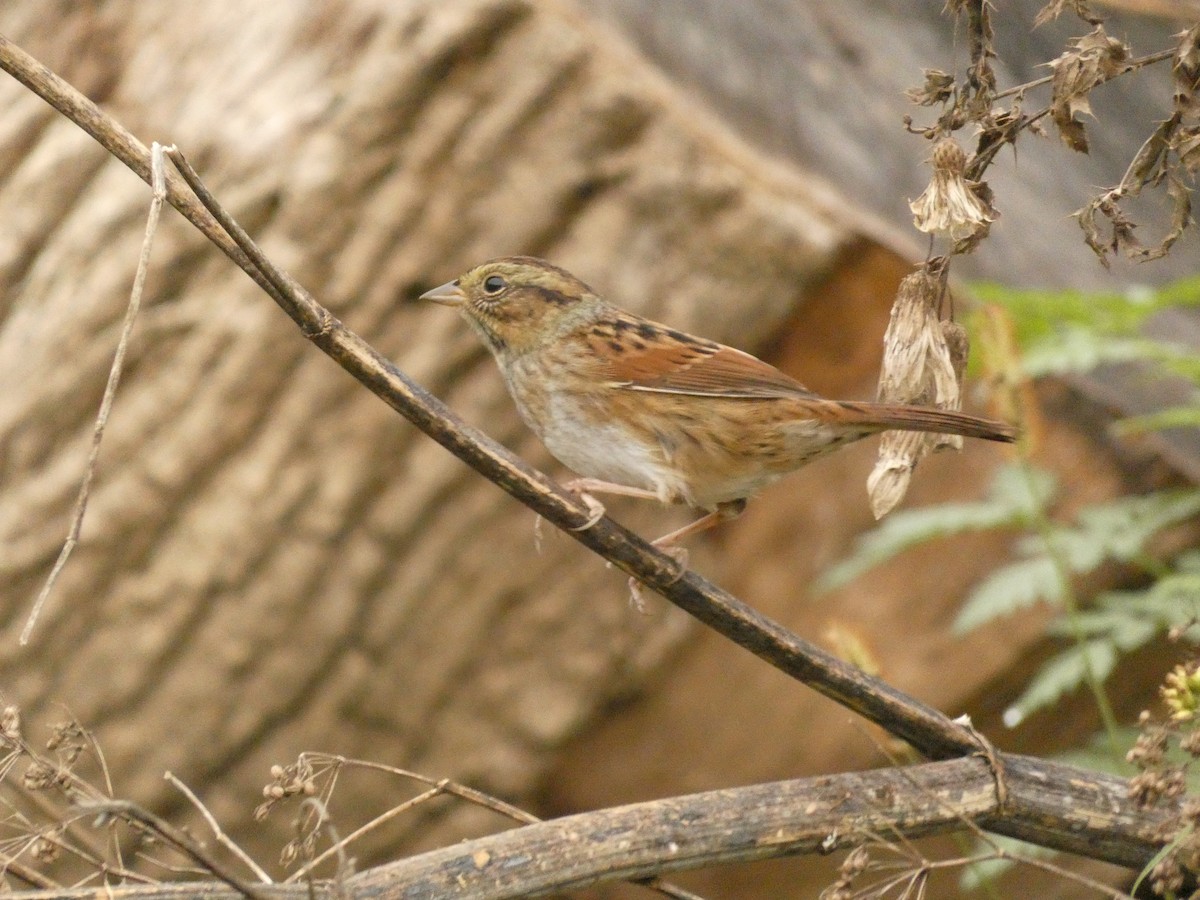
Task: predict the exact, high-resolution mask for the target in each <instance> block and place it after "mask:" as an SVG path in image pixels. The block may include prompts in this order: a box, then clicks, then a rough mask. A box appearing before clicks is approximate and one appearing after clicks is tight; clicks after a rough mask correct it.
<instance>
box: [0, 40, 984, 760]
mask: <svg viewBox="0 0 1200 900" xmlns="http://www.w3.org/2000/svg"><path fill="white" fill-rule="evenodd" d="M0 68H3V69H4V70H5V71H7V72H9V73H10V74H11V75H12V76H13V77H14V78H16V79H17V80H18V81H20V82H21V83H22V84H24V85H25V86H26V87H28V88H29V89H30V90H31V91H33V92H34V93H35V94H37V95H38V96H39V97H42V98H43V99H44V100H45V101H46V102H47V103H49V104H50V105H51V106H53V107H54V108H55V109H57V110H59V111H60V112H61V113H62V114H63V115H64V116H66V117H68V118H69V119H71V121H73V122H75V123H76V124H78V125H79V126H80V127H81V128H83V129H84V130H85V131H86V132H87V133H88V134H90V135H91V136H92V137H94V138H95V139H96V140H97V141H98V142H99V143H100V144H101V145H102V146H103V147H104V148H105V149H106V150H108V151H109V152H110V153H112V154H113V155H114V156H115V157H116V158H117V159H119V160H120V161H121V162H123V163H124V164H125V165H127V166H128V167H129V168H130V169H132V170H133V171H134V172H135V173H137V174H138V175H139V176H140V177H142V178H143V179H149V177H150V152H149V150H148V149H147V148H146V147H145V146H144V145H143V144H142V143H141V142H140V141H139V140H138V139H137V138H135V137H134V136H133V135H132V134H130V132H129V131H128V130H127V129H125V128H124V127H122V126H121V125H120V123H118V122H116V121H115V120H114V119H112V117H110V116H109V115H108V114H107V113H105V112H104V111H102V110H101V109H100V108H99V107H97V106H96V105H95V104H94V103H92V102H91V101H90V100H88V99H87V98H86V97H84V96H83V95H82V94H80V93H79V92H78V91H77V90H75V88H73V87H72V86H71V85H69V84H67V83H66V82H65V81H63V80H62V79H61V78H59V77H58V76H57V75H55V74H54V73H53V72H51V71H50V70H49V69H48V68H46V67H45V66H44V65H42V64H41V63H39V62H38V61H37V60H36V59H34V58H33V57H31V56H29V54H27V53H25V51H23V50H22V49H21V48H20V47H18V46H16V45H15V44H13V43H12V42H11V41H9V40H7V39H6V38H4V37H3V36H2V35H0ZM166 187H167V201H168V202H169V203H170V204H171V205H172V206H174V207H175V208H176V209H177V210H179V212H180V213H182V214H183V215H184V217H186V218H187V219H188V221H190V222H192V224H194V225H195V226H196V227H197V228H198V229H199V230H200V231H201V232H202V233H203V234H204V235H205V236H206V237H207V238H208V239H209V240H211V241H212V242H213V243H214V244H216V245H217V246H218V247H219V248H220V249H221V251H222V252H223V253H225V255H226V256H228V257H229V258H230V259H231V260H232V261H233V262H234V263H235V264H237V265H238V266H239V267H240V268H241V269H242V270H243V271H245V272H246V274H248V275H249V276H250V277H251V278H252V279H253V280H254V281H255V283H257V284H258V285H260V286H261V287H262V288H263V290H264V291H266V292H267V294H268V295H270V296H271V298H272V299H273V300H275V302H276V303H277V304H278V305H279V306H280V308H282V309H283V311H284V312H285V313H287V314H288V316H289V317H291V318H292V320H293V321H295V322H296V323H297V324H298V325H299V326H300V328H301V330H302V331H303V332H304V334H305V336H307V337H308V338H309V339H310V340H311V341H312V342H313V343H314V344H316V345H317V346H318V347H320V348H321V349H322V350H323V351H325V353H326V354H328V355H329V356H330V357H332V358H333V360H334V361H335V362H337V363H338V364H339V365H340V366H342V368H344V369H345V370H346V371H347V372H349V373H350V374H351V375H353V376H354V377H355V378H357V379H358V380H359V381H360V382H362V384H363V385H365V386H366V387H367V388H368V389H369V390H371V392H372V393H374V394H376V395H377V396H378V397H380V398H381V399H382V400H383V401H384V402H385V403H387V404H388V405H389V406H391V407H392V408H393V409H395V410H396V411H397V412H399V413H400V414H401V415H402V416H404V417H405V418H406V419H408V420H409V421H410V422H412V423H413V424H414V425H416V426H417V427H418V428H419V429H421V430H422V431H423V432H425V434H427V435H429V436H430V437H431V438H433V439H434V440H435V441H437V442H438V443H439V444H441V445H442V446H443V447H445V448H446V449H448V450H449V451H450V452H451V453H453V454H454V455H455V456H457V457H458V458H459V459H461V460H463V462H465V463H467V464H468V465H469V466H471V467H472V468H473V469H475V470H476V471H477V472H479V473H480V474H481V475H483V476H484V477H485V478H487V479H489V480H490V481H492V482H494V483H496V484H497V485H499V486H500V487H501V488H503V489H504V490H505V491H507V492H508V493H509V494H511V495H512V496H513V497H515V498H516V499H518V500H520V501H521V502H522V503H524V504H525V505H526V506H529V507H530V508H531V509H533V510H534V511H535V512H537V513H538V514H540V515H541V516H542V517H544V518H545V519H547V520H548V521H550V522H551V523H553V524H554V525H556V526H557V527H559V528H561V529H563V530H565V531H566V532H567V533H568V534H569V535H570V536H571V537H573V538H575V540H577V541H579V542H580V543H581V544H583V545H585V546H586V547H588V548H589V549H591V550H593V551H595V552H596V553H597V554H599V555H600V556H602V557H604V558H605V559H607V560H609V561H610V562H612V563H613V564H614V565H616V566H617V567H618V568H620V569H621V570H623V571H624V572H626V573H628V574H630V575H632V576H633V577H635V578H637V579H638V580H639V581H641V582H642V583H643V584H645V585H646V586H647V587H650V588H652V589H653V590H655V591H657V592H658V593H660V594H662V595H663V596H664V597H666V598H667V599H668V600H670V601H671V602H672V603H674V604H675V605H676V606H678V607H680V608H681V609H683V610H684V611H685V612H688V613H690V614H691V615H693V616H695V617H696V618H697V619H699V620H700V621H701V622H704V623H705V624H706V625H708V626H710V627H712V628H714V629H716V630H717V631H719V632H721V633H722V634H724V635H725V636H726V637H728V638H729V639H730V640H732V641H734V642H735V643H737V644H739V645H741V646H742V647H744V648H746V649H747V650H750V651H751V652H752V653H755V654H757V655H758V656H759V657H761V658H762V659H764V660H766V661H767V662H769V663H770V664H771V665H773V666H775V667H776V668H778V669H780V670H782V671H783V672H786V673H787V674H789V675H791V676H792V677H793V678H796V679H797V680H799V681H802V682H804V683H805V684H808V685H809V686H811V687H813V688H814V689H815V690H817V691H819V692H820V693H822V694H824V695H826V696H827V697H830V698H831V699H833V700H835V701H836V702H838V703H840V704H842V705H843V706H846V707H847V708H849V709H852V710H854V711H855V712H857V713H859V714H860V715H862V716H864V717H865V718H867V719H869V720H871V721H872V722H875V723H877V724H879V725H881V726H882V727H883V728H885V729H887V730H888V731H889V732H890V733H892V734H894V735H896V736H897V737H900V738H902V739H904V740H906V741H908V742H909V743H910V744H912V745H913V746H914V747H916V748H917V749H919V750H920V751H921V752H922V753H924V754H925V755H926V756H930V757H933V758H945V757H950V756H956V755H959V754H961V753H964V752H971V751H972V750H973V749H975V747H976V743H975V741H974V739H973V738H972V737H971V735H970V734H969V733H968V732H967V731H965V730H964V729H962V728H961V727H959V726H958V725H956V724H955V723H954V722H952V721H951V720H950V719H949V718H948V717H947V716H945V715H943V714H942V713H941V712H939V711H938V710H935V709H933V708H931V707H928V706H926V705H924V704H922V703H920V702H918V701H916V700H914V699H913V698H911V697H908V696H906V695H904V694H902V693H900V692H899V691H897V690H895V689H894V688H892V687H890V686H889V685H887V684H885V683H884V682H882V681H879V680H878V679H876V678H872V677H871V676H869V675H866V674H864V673H863V672H862V671H861V670H859V669H857V668H855V667H853V666H851V665H848V664H847V663H845V662H843V661H842V660H840V659H838V658H836V657H834V656H833V655H831V654H829V653H826V652H825V651H824V650H822V649H820V648H819V647H817V646H815V645H813V644H811V643H809V642H807V641H805V640H803V639H802V638H800V637H798V636H796V635H795V634H792V633H791V632H790V631H788V630H787V629H786V628H784V627H783V626H781V625H779V624H778V623H776V622H773V621H771V620H770V619H768V618H767V617H765V616H763V615H761V614H760V613H758V612H757V611H756V610H754V609H753V608H752V607H750V606H748V605H746V604H745V603H742V602H741V601H740V600H738V599H737V598H736V597H734V596H733V595H731V594H729V593H728V592H726V591H724V590H722V589H721V588H719V587H717V586H716V585H714V584H712V583H711V582H709V581H708V580H707V579H705V578H703V577H701V576H700V575H698V574H696V573H695V572H690V571H689V572H687V573H685V574H684V575H683V576H682V577H680V575H679V571H678V565H677V563H676V562H675V560H674V559H672V558H671V557H669V556H667V555H665V554H663V553H661V552H660V551H658V550H657V549H655V548H654V547H652V546H651V545H650V544H649V543H647V542H646V541H644V540H642V539H641V538H640V537H638V536H637V535H635V534H633V533H632V532H630V531H628V530H626V529H625V528H623V527H621V526H620V525H618V524H617V523H616V522H614V521H613V520H612V519H609V518H604V519H602V520H601V521H600V522H598V523H597V524H596V525H595V526H594V527H591V528H587V529H585V530H583V531H575V530H573V529H576V528H578V527H579V526H581V525H583V524H585V523H586V522H587V521H588V520H589V519H590V517H591V512H590V511H589V510H588V509H587V508H586V507H585V506H584V505H583V504H582V503H581V502H580V501H579V500H578V499H577V498H575V497H574V496H573V495H571V494H568V493H567V492H565V491H564V490H562V488H560V487H559V486H558V485H557V484H555V483H554V482H553V481H552V480H551V479H550V478H548V477H547V476H546V475H544V474H543V473H541V472H539V471H537V470H536V469H533V468H532V467H531V466H529V465H528V464H527V463H525V462H524V461H522V460H521V459H519V458H517V457H515V456H514V455H513V454H512V453H510V452H509V451H508V450H507V449H506V448H505V447H503V446H501V445H500V444H498V443H497V442H495V441H494V440H492V439H491V438H489V437H488V436H487V435H485V434H483V433H481V432H480V431H478V430H477V429H475V428H472V427H471V426H470V425H468V424H466V423H465V422H463V421H462V420H461V419H459V418H458V417H457V416H456V415H455V414H454V413H453V412H452V411H451V410H450V409H449V408H447V407H446V406H445V405H444V404H443V403H441V401H439V400H438V399H437V398H436V397H434V396H433V395H432V394H430V393H429V392H428V391H426V390H425V389H424V388H422V387H421V386H420V385H418V384H416V383H415V382H414V381H412V380H411V379H410V378H409V377H408V376H406V375H405V374H404V373H403V372H401V371H400V370H399V369H397V368H396V367H395V366H394V365H393V364H392V363H391V362H389V361H388V360H387V359H385V358H384V357H383V356H382V355H380V354H379V352H378V351H376V350H375V349H374V348H373V347H371V346H370V345H369V344H367V343H366V341H364V340H363V339H362V338H360V337H359V336H358V335H356V334H355V333H354V332H352V331H350V330H349V329H347V328H346V327H345V326H344V325H342V323H341V322H340V321H338V319H337V318H336V317H335V316H333V314H332V313H330V312H329V311H328V310H326V309H325V308H324V307H322V306H321V305H320V304H319V303H317V301H316V300H315V299H313V297H312V296H311V295H310V294H308V292H307V291H305V290H304V289H303V288H302V287H300V286H299V285H298V284H296V283H295V282H294V281H293V280H292V279H291V278H290V277H288V276H287V275H286V274H284V273H281V272H277V271H275V270H274V268H273V267H268V270H267V271H264V269H262V268H260V267H259V266H258V265H257V264H255V262H253V261H252V260H251V257H250V255H249V254H248V253H247V252H246V251H245V250H243V249H242V248H241V247H240V246H238V244H237V241H236V239H235V237H234V236H231V234H230V233H229V232H228V231H226V229H225V228H224V227H222V225H221V224H220V222H219V221H218V220H217V218H216V217H215V216H214V215H213V214H212V213H211V212H210V211H209V210H208V209H206V208H205V207H204V205H203V204H202V202H201V200H200V199H198V198H197V196H196V195H194V194H193V193H192V192H191V191H190V190H189V189H188V186H187V185H186V184H184V183H183V181H182V179H181V178H180V177H178V176H176V175H174V174H171V175H170V177H168V178H167V185H166ZM203 193H204V195H207V192H206V191H205V192H203ZM210 202H213V203H214V204H215V201H213V200H211V198H210ZM235 233H236V234H238V235H239V236H240V235H241V234H242V233H241V229H240V228H238V229H235ZM252 252H253V251H252ZM260 259H261V257H260Z"/></svg>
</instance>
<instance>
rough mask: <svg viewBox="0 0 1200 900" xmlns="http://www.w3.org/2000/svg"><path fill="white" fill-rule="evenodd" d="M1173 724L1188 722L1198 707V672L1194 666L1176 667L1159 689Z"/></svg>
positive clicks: (1199, 689)
mask: <svg viewBox="0 0 1200 900" xmlns="http://www.w3.org/2000/svg"><path fill="white" fill-rule="evenodd" d="M1160 691H1161V692H1162V698H1163V702H1164V703H1166V705H1167V711H1168V712H1169V713H1170V716H1171V721H1173V722H1190V721H1191V720H1192V719H1194V718H1196V710H1197V708H1198V707H1200V671H1198V670H1197V668H1196V666H1194V665H1178V666H1176V667H1175V668H1174V669H1172V670H1171V671H1170V672H1168V673H1167V677H1166V679H1165V682H1164V684H1163V686H1162V687H1161V688H1160Z"/></svg>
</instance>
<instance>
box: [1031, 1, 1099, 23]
mask: <svg viewBox="0 0 1200 900" xmlns="http://www.w3.org/2000/svg"><path fill="white" fill-rule="evenodd" d="M1068 6H1069V7H1070V8H1071V12H1073V13H1075V15H1077V16H1079V18H1081V19H1083V21H1085V22H1087V23H1088V24H1089V25H1099V24H1100V23H1101V22H1103V21H1104V20H1103V19H1101V18H1099V17H1098V16H1095V15H1093V14H1092V11H1091V10H1090V9H1088V0H1050V2H1049V3H1047V4H1046V5H1045V6H1043V7H1042V8H1041V10H1040V11H1039V12H1038V14H1037V16H1036V17H1034V20H1033V27H1034V28H1038V27H1040V26H1042V25H1045V24H1046V23H1047V22H1053V21H1054V20H1055V19H1057V18H1058V17H1059V16H1061V15H1062V14H1063V12H1064V11H1065V10H1066V8H1067V7H1068Z"/></svg>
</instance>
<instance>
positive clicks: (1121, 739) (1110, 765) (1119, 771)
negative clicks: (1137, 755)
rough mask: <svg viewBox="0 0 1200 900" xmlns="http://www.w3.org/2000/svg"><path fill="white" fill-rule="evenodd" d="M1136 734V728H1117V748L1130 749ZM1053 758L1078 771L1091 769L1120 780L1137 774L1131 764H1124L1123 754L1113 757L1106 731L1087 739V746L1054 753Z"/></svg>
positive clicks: (1111, 745) (1111, 743) (1111, 746)
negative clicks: (1074, 767)
mask: <svg viewBox="0 0 1200 900" xmlns="http://www.w3.org/2000/svg"><path fill="white" fill-rule="evenodd" d="M1138 734H1139V732H1138V729H1137V728H1134V727H1132V726H1119V727H1118V728H1117V731H1116V735H1115V737H1116V743H1117V746H1118V747H1123V748H1129V747H1132V746H1133V744H1134V741H1136V740H1137V737H1138ZM1054 758H1055V759H1057V760H1058V761H1059V762H1062V763H1066V764H1067V765H1069V766H1077V767H1078V768H1080V769H1091V770H1092V771H1093V772H1103V773H1105V774H1107V775H1117V776H1119V777H1121V778H1129V777H1130V776H1132V775H1136V774H1137V768H1136V767H1135V766H1134V765H1133V764H1132V763H1129V762H1126V760H1125V756H1124V754H1121V755H1119V756H1114V755H1113V741H1112V740H1111V739H1110V737H1109V734H1108V732H1106V731H1105V732H1099V733H1097V734H1093V735H1092V736H1091V738H1089V739H1088V742H1087V744H1085V745H1084V746H1082V747H1076V748H1075V749H1073V750H1066V751H1064V752H1062V753H1056V754H1055V756H1054Z"/></svg>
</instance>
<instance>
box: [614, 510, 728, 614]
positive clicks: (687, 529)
mask: <svg viewBox="0 0 1200 900" xmlns="http://www.w3.org/2000/svg"><path fill="white" fill-rule="evenodd" d="M745 509H746V501H745V500H744V499H742V500H730V501H728V502H727V503H718V504H717V508H716V509H714V510H713V511H712V512H710V513H706V514H704V515H703V516H701V517H700V518H699V519H697V520H696V521H694V522H690V523H689V524H687V525H684V526H683V527H682V528H677V529H676V530H674V531H672V532H670V533H669V534H664V535H663V536H662V537H660V538H658V539H656V540H653V541H651V542H650V543H651V544H653V545H654V546H655V547H657V548H658V549H659V550H661V551H663V552H664V553H666V554H667V555H668V556H670V557H671V558H672V559H674V560H675V562H676V563H678V564H679V572H678V574H677V575H676V576H675V577H674V578H673V579H671V582H670V583H671V584H674V583H675V582H676V581H678V580H679V579H680V578H682V577H683V576H684V574H685V573H686V572H687V563H688V551H687V548H686V547H681V546H679V542H680V541H681V540H683V539H684V538H686V537H691V536H692V535H693V534H699V533H700V532H702V531H708V530H709V529H710V528H715V527H716V526H718V525H720V524H721V523H722V522H730V521H732V520H733V519H736V518H737V517H738V516H740V515H741V514H742V513H743V512H744V511H745ZM629 600H630V602H631V603H633V606H634V608H635V609H637V611H638V612H641V613H644V612H645V611H646V604H645V602H644V601H643V599H642V586H641V584H640V583H639V582H638V581H637V579H635V578H630V579H629Z"/></svg>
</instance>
